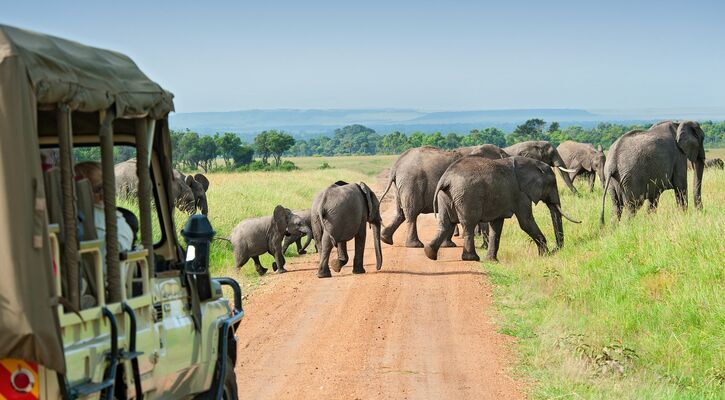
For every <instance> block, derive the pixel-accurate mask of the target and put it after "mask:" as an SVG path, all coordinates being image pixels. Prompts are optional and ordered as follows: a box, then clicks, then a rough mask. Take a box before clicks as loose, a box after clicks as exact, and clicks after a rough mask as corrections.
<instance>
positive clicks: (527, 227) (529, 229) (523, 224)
mask: <svg viewBox="0 0 725 400" xmlns="http://www.w3.org/2000/svg"><path fill="white" fill-rule="evenodd" d="M516 219H517V220H518V221H519V227H520V228H521V230H523V231H524V232H526V234H528V235H529V237H531V239H532V240H533V241H534V243H536V247H538V249H539V255H540V256H543V255H545V254H546V253H548V252H549V248H548V247H547V246H546V237H545V236H544V234H543V233H542V232H541V229H539V226H538V225H537V224H536V220H534V215H533V214H532V212H531V206H530V205H529V208H528V209H527V210H525V211H521V212H518V213H516Z"/></svg>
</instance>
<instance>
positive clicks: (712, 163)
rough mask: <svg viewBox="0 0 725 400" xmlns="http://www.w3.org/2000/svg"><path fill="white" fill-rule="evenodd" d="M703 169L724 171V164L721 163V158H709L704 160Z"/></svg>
mask: <svg viewBox="0 0 725 400" xmlns="http://www.w3.org/2000/svg"><path fill="white" fill-rule="evenodd" d="M705 168H716V169H725V162H723V160H722V158H711V159H709V160H705Z"/></svg>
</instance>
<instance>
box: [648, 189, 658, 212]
mask: <svg viewBox="0 0 725 400" xmlns="http://www.w3.org/2000/svg"><path fill="white" fill-rule="evenodd" d="M648 203H649V204H648V205H647V213H649V214H652V213H653V212H655V211H657V206H658V205H659V204H660V195H659V193H658V194H657V195H655V196H652V197H650V198H649V199H648Z"/></svg>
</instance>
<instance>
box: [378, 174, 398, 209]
mask: <svg viewBox="0 0 725 400" xmlns="http://www.w3.org/2000/svg"><path fill="white" fill-rule="evenodd" d="M393 182H395V169H392V170H390V178H389V179H388V187H386V188H385V191H384V192H383V195H382V196H380V203H382V202H383V199H384V198H385V195H386V194H388V190H390V187H391V186H393Z"/></svg>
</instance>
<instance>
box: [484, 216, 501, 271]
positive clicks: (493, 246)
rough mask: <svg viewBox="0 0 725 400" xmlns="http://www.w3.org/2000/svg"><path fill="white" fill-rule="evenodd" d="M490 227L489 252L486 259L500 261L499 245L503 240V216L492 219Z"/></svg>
mask: <svg viewBox="0 0 725 400" xmlns="http://www.w3.org/2000/svg"><path fill="white" fill-rule="evenodd" d="M488 226H489V229H488V253H487V254H486V260H488V261H498V245H499V243H500V242H501V232H503V218H499V219H496V220H493V221H491V222H490V223H489V224H488Z"/></svg>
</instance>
